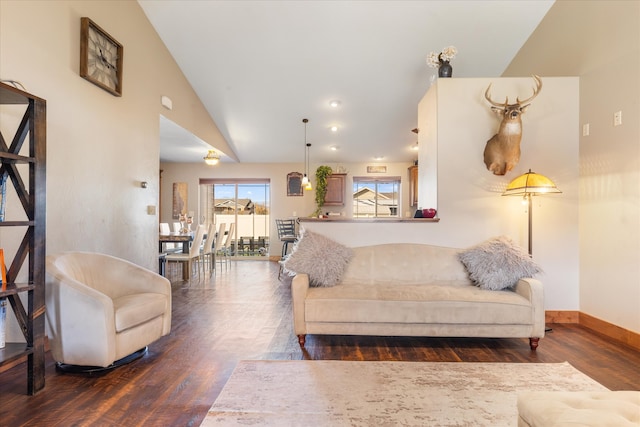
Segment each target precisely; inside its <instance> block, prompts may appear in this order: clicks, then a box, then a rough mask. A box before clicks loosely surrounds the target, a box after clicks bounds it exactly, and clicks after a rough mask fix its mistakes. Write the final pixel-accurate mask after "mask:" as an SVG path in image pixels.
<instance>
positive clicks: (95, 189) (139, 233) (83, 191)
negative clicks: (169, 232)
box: [0, 0, 230, 269]
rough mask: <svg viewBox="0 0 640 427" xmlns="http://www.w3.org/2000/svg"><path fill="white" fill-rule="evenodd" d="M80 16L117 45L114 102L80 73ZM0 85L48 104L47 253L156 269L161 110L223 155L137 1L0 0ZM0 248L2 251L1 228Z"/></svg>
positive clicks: (206, 119)
mask: <svg viewBox="0 0 640 427" xmlns="http://www.w3.org/2000/svg"><path fill="white" fill-rule="evenodd" d="M83 16H88V17H90V18H91V19H92V20H93V21H95V22H96V23H97V24H98V25H100V26H101V27H102V28H104V29H105V30H106V31H107V32H109V33H110V34H111V36H113V37H114V38H116V39H117V40H118V41H119V42H120V43H122V44H123V45H124V67H123V73H124V77H123V96H122V97H115V96H112V95H111V94H109V93H107V92H105V91H103V90H101V89H100V88H98V87H97V86H95V85H93V84H91V83H89V82H88V81H86V80H85V79H83V78H81V77H80V76H79V71H78V70H79V57H80V18H81V17H83ZM0 78H2V79H13V80H18V81H20V82H21V83H22V84H23V85H24V86H25V87H26V88H27V90H28V91H29V92H31V93H33V94H35V95H37V96H39V97H41V98H44V99H46V100H47V252H48V253H55V252H59V251H65V250H87V251H98V252H104V253H109V254H113V255H116V256H120V257H123V258H126V259H129V260H131V261H133V262H135V263H137V264H141V265H143V266H146V267H148V268H153V269H155V268H157V259H156V258H157V254H156V253H157V241H156V239H157V237H156V236H157V230H158V217H157V215H147V206H156V205H157V204H158V191H159V189H158V174H159V172H158V171H159V117H160V113H162V114H164V115H166V116H167V117H168V118H170V119H171V120H173V121H174V122H176V123H178V124H180V125H181V126H182V127H184V128H186V129H189V130H190V131H191V132H193V133H195V134H196V135H198V136H199V137H200V138H201V139H203V140H205V141H207V142H210V143H211V144H214V145H216V146H217V148H220V149H221V150H222V151H225V152H230V150H229V148H228V146H227V144H226V142H225V141H224V140H223V138H222V137H221V136H220V133H219V132H218V129H217V128H216V126H215V124H214V123H213V121H212V120H211V118H210V116H209V115H208V113H207V112H206V110H205V109H204V107H203V106H202V104H201V103H200V100H199V99H198V97H197V96H196V95H195V93H194V92H193V90H192V89H191V87H190V85H189V84H188V83H187V81H186V79H185V78H184V76H183V75H182V73H181V71H180V69H179V68H178V67H177V65H176V64H175V61H174V60H173V58H172V57H171V56H170V55H169V53H168V51H167V50H166V48H165V47H164V45H163V44H162V42H161V40H160V38H159V37H158V35H157V34H156V33H155V31H154V29H153V28H152V27H151V25H150V24H149V22H148V20H147V18H146V16H145V15H144V13H143V12H142V9H141V8H140V6H139V5H138V3H137V2H135V1H120V2H113V1H5V0H3V1H1V2H0ZM162 95H167V96H169V97H171V98H172V99H173V106H174V108H173V111H168V110H165V109H163V108H162V107H161V105H160V98H161V96H162ZM140 181H147V182H148V183H149V187H148V188H147V189H142V188H141V187H140ZM0 241H1V243H2V246H5V247H7V246H11V243H10V241H11V239H10V238H9V235H8V234H7V233H5V232H4V231H3V230H0Z"/></svg>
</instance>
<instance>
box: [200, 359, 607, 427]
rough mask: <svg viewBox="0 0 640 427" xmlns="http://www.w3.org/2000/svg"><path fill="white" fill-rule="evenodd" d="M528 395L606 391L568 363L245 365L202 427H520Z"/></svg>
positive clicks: (279, 362) (287, 363)
mask: <svg viewBox="0 0 640 427" xmlns="http://www.w3.org/2000/svg"><path fill="white" fill-rule="evenodd" d="M530 390H548V391H579V390H587V391H603V390H607V388H606V387H604V386H602V385H601V384H599V383H598V382H596V381H594V380H593V379H591V378H589V377H588V376H586V375H584V374H583V373H581V372H580V371H578V370H577V369H575V368H574V367H573V366H571V365H570V364H569V363H567V362H564V363H461V362H460V363H456V362H447V363H431V362H428V363H427V362H352V361H268V360H256V361H246V360H245V361H241V362H240V363H238V365H237V367H236V368H235V370H234V371H233V373H232V375H231V377H230V378H229V380H228V382H227V384H226V385H225V386H224V388H223V390H222V392H221V393H220V395H219V396H218V398H217V399H216V401H215V402H214V404H213V406H212V407H211V409H210V410H209V413H208V414H207V416H206V417H205V419H204V421H203V422H202V426H205V427H210V426H278V427H282V426H331V427H335V426H363V427H364V426H456V427H460V426H492V427H496V426H516V425H517V419H518V410H517V407H516V403H517V396H518V393H519V392H521V391H530Z"/></svg>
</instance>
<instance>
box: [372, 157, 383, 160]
mask: <svg viewBox="0 0 640 427" xmlns="http://www.w3.org/2000/svg"><path fill="white" fill-rule="evenodd" d="M383 159H384V156H375V157H374V158H373V160H383Z"/></svg>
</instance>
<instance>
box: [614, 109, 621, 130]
mask: <svg viewBox="0 0 640 427" xmlns="http://www.w3.org/2000/svg"><path fill="white" fill-rule="evenodd" d="M621 124H622V111H616V112H615V113H613V125H614V126H620V125H621Z"/></svg>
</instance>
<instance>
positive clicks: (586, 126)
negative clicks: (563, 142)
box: [582, 123, 589, 136]
mask: <svg viewBox="0 0 640 427" xmlns="http://www.w3.org/2000/svg"><path fill="white" fill-rule="evenodd" d="M582 136H589V123H585V124H583V125H582Z"/></svg>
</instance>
